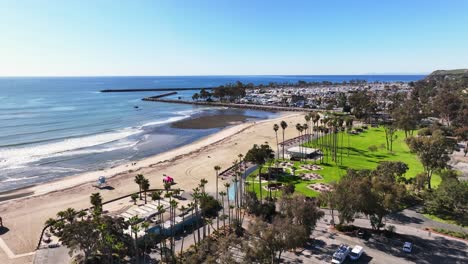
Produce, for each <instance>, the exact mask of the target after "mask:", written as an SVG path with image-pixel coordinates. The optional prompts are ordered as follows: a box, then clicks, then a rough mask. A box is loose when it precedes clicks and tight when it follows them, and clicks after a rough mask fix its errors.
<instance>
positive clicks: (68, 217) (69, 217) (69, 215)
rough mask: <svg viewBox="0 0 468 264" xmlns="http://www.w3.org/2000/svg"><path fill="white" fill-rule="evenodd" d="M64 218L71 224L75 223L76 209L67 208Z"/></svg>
mask: <svg viewBox="0 0 468 264" xmlns="http://www.w3.org/2000/svg"><path fill="white" fill-rule="evenodd" d="M63 213H64V214H63V218H64V219H65V220H67V221H68V222H69V223H70V224H72V223H73V221H74V220H75V216H76V211H75V209H73V208H67V209H66V210H65V211H63Z"/></svg>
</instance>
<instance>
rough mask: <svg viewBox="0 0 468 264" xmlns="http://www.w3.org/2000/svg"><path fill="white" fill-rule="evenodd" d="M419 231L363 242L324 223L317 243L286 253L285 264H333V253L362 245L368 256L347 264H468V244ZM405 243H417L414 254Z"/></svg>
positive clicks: (349, 261)
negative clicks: (343, 246)
mask: <svg viewBox="0 0 468 264" xmlns="http://www.w3.org/2000/svg"><path fill="white" fill-rule="evenodd" d="M409 228H413V227H409ZM400 231H404V230H400ZM417 231H419V230H412V232H411V233H417V234H420V235H408V234H397V235H396V236H395V237H392V238H387V237H385V236H379V235H372V236H371V237H367V238H366V239H361V238H358V237H353V236H347V235H344V234H341V233H338V232H336V231H331V230H330V229H329V226H328V225H327V223H326V222H323V221H321V222H319V224H318V226H317V228H316V230H315V231H314V233H313V235H312V236H313V237H314V239H313V240H312V241H311V243H309V245H308V246H307V247H306V248H304V249H303V250H301V251H299V250H298V251H296V252H286V253H285V254H284V262H285V263H331V260H332V256H333V253H334V252H335V251H336V249H337V248H338V247H339V245H340V244H346V245H349V246H350V247H354V246H355V245H360V246H362V247H363V248H364V253H363V255H362V256H361V257H360V258H359V259H358V260H355V261H353V260H350V259H349V258H347V259H346V261H345V262H344V263H385V264H386V263H466V261H467V257H468V256H467V250H468V247H467V242H466V241H460V240H456V239H448V238H446V237H443V236H439V235H436V234H431V235H430V236H429V234H427V232H425V231H422V230H421V232H417ZM397 232H398V230H397ZM408 233H410V232H408ZM425 236H427V237H425ZM405 241H410V242H412V243H413V251H412V252H411V253H406V252H403V250H402V247H403V244H404V242H405Z"/></svg>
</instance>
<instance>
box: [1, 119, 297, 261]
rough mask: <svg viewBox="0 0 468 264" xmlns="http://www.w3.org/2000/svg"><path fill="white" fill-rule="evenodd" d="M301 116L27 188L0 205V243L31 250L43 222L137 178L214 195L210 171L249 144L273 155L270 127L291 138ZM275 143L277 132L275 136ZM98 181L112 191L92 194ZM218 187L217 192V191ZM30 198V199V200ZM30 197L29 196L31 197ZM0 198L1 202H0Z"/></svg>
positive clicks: (129, 188)
mask: <svg viewBox="0 0 468 264" xmlns="http://www.w3.org/2000/svg"><path fill="white" fill-rule="evenodd" d="M303 116H304V115H303V114H298V113H294V114H288V115H283V116H282V117H280V118H277V119H272V120H264V121H259V122H253V121H252V122H247V123H243V124H240V125H236V126H233V127H230V128H227V129H224V130H222V131H220V132H218V133H216V134H214V135H211V136H208V137H206V138H203V139H201V140H199V141H197V142H194V143H192V144H190V145H187V146H183V147H180V148H177V149H174V150H171V151H168V152H165V153H162V154H159V155H156V156H153V157H150V158H147V159H144V160H141V161H139V162H137V164H136V165H133V166H132V165H131V164H124V165H121V166H117V167H114V168H110V169H106V170H102V171H96V172H90V173H85V174H81V175H77V176H71V177H67V178H65V179H62V180H58V181H54V182H50V183H46V184H42V185H37V186H34V187H31V188H26V189H23V190H19V191H17V192H11V193H9V194H8V195H15V196H16V197H18V195H19V196H21V194H24V195H27V196H26V197H22V198H17V199H14V200H7V201H3V202H0V215H1V216H2V217H3V222H4V225H5V226H6V227H7V228H8V229H9V231H8V232H6V233H5V234H3V235H0V238H1V239H3V240H4V241H5V242H6V244H7V245H8V246H9V248H10V249H11V250H12V251H13V253H14V254H16V255H18V254H22V253H27V252H31V251H34V250H35V247H36V245H37V242H38V238H39V236H40V233H41V230H42V228H43V226H44V222H45V221H46V220H47V219H48V218H50V217H53V216H54V215H55V214H56V213H57V212H58V211H61V210H64V209H66V208H68V207H72V208H75V209H83V208H87V207H89V206H90V204H89V196H90V194H91V193H93V192H100V193H101V195H102V196H103V199H104V201H106V200H109V199H112V198H116V197H118V196H122V195H126V194H129V193H132V192H135V191H138V186H137V185H136V184H135V183H134V181H133V179H134V176H135V175H136V174H137V173H142V174H143V175H145V176H146V177H147V178H149V180H150V183H151V188H162V187H163V184H162V177H163V176H162V175H163V174H167V175H170V176H173V177H174V178H175V180H176V182H177V185H176V186H175V187H177V188H181V189H184V190H186V191H188V192H191V190H192V189H193V188H194V187H196V186H197V185H198V183H199V182H200V179H202V178H206V179H207V180H208V184H207V186H206V190H207V191H208V192H211V193H212V192H214V190H215V180H214V175H215V172H214V169H213V167H214V166H215V165H220V166H221V167H222V168H227V167H229V166H231V165H232V162H233V161H234V160H235V159H236V158H237V155H238V154H240V153H242V154H245V153H246V152H247V150H248V149H250V148H251V147H252V145H253V144H262V143H264V142H268V143H269V144H270V145H271V146H272V148H273V149H275V150H276V139H275V133H274V131H273V124H274V123H278V124H279V122H280V121H281V120H285V121H286V122H288V126H289V127H288V128H287V129H286V136H285V138H286V139H289V138H292V137H295V136H297V131H296V129H295V125H296V124H297V123H304V122H305V121H304V117H303ZM278 137H279V140H280V141H281V137H282V134H281V129H280V130H279V131H278ZM99 176H107V177H108V178H109V179H108V183H109V185H110V186H112V187H113V188H114V190H98V189H96V188H94V187H93V184H94V182H95V181H96V180H97V178H98V177H99ZM222 184H223V183H222V182H220V186H222ZM32 193H33V194H32ZM31 194H32V195H31ZM0 198H1V197H0ZM31 259H32V258H31V257H24V258H17V259H14V260H10V259H8V258H6V255H5V254H4V252H3V251H2V250H1V249H0V263H2V264H4V263H15V264H17V263H30V262H31Z"/></svg>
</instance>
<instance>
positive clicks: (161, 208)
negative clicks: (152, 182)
mask: <svg viewBox="0 0 468 264" xmlns="http://www.w3.org/2000/svg"><path fill="white" fill-rule="evenodd" d="M165 212H166V209H164V206H163V205H158V215H159V231H160V233H161V234H163V223H164V213H165ZM162 243H163V241H161V244H160V245H161V248H160V254H161V259H163V247H165V245H162Z"/></svg>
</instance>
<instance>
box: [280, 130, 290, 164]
mask: <svg viewBox="0 0 468 264" xmlns="http://www.w3.org/2000/svg"><path fill="white" fill-rule="evenodd" d="M280 126H281V129H282V130H283V143H282V144H283V160H284V147H285V146H284V131H285V130H286V128H288V123H286V121H281V123H280Z"/></svg>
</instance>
